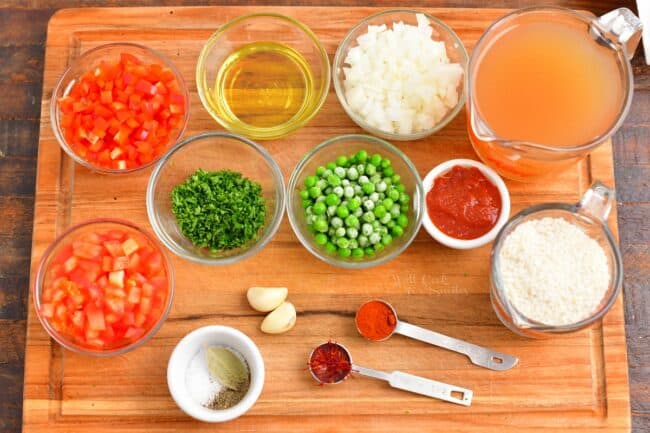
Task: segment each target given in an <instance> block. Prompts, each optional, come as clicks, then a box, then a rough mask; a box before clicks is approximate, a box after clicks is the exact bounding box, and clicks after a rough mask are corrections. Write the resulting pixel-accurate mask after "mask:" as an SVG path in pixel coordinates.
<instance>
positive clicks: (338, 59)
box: [332, 9, 469, 141]
mask: <svg viewBox="0 0 650 433" xmlns="http://www.w3.org/2000/svg"><path fill="white" fill-rule="evenodd" d="M398 13H402V14H411V15H416V14H422V15H424V16H425V17H426V18H427V19H428V20H429V21H431V22H432V23H434V24H435V25H437V26H440V27H441V28H443V29H444V30H445V31H446V32H447V33H448V34H449V35H450V36H451V37H452V39H453V40H454V42H455V43H456V44H458V47H459V51H460V53H461V57H462V62H463V63H462V66H463V75H464V76H466V75H467V66H468V62H469V57H468V54H467V49H466V48H465V44H464V43H463V41H462V40H461V39H460V37H459V36H458V34H456V32H455V31H454V30H453V29H452V28H451V27H449V26H448V25H447V24H446V23H444V22H443V21H441V20H440V19H438V18H436V17H434V16H432V15H429V14H428V13H426V12H419V11H416V10H412V9H389V10H385V11H382V12H378V13H375V14H372V15H370V16H368V17H366V18H364V19H363V20H361V21H360V22H358V23H357V24H356V25H355V26H354V27H352V28H351V29H350V30H349V31H348V33H347V34H346V35H345V37H344V38H343V40H342V41H341V43H339V46H338V48H337V49H336V53H335V54H334V61H333V67H332V69H333V72H332V77H333V81H334V90H335V92H336V97H337V98H338V100H339V103H340V104H341V106H342V107H343V110H344V111H345V112H346V114H347V115H348V116H349V117H350V119H352V121H353V122H354V123H356V124H357V125H358V126H359V127H361V128H362V129H364V130H366V131H368V132H370V133H371V134H373V135H376V136H378V137H382V138H385V139H387V140H397V141H408V140H418V139H420V138H424V137H426V136H429V135H431V134H434V133H436V132H438V131H439V130H441V129H443V128H444V127H445V126H447V125H448V124H449V122H451V121H452V120H454V118H455V117H456V116H457V115H458V113H459V112H460V110H461V109H462V108H463V106H464V105H465V99H466V94H467V90H466V88H465V86H463V85H461V91H460V93H461V94H460V95H459V98H458V103H457V104H456V106H454V108H452V109H451V110H449V112H448V113H447V114H445V116H444V117H443V118H442V119H441V120H440V121H439V122H438V123H436V125H435V126H434V127H433V128H430V129H427V130H424V131H418V132H414V133H411V134H395V133H393V132H387V131H382V130H380V129H377V128H375V127H374V126H372V125H369V124H368V123H366V122H365V121H364V120H363V119H361V118H360V117H359V115H358V114H356V113H355V112H354V111H352V109H351V108H350V106H349V105H348V103H347V100H346V99H345V95H344V93H343V84H342V82H341V80H340V79H339V76H338V73H337V68H338V65H339V64H341V65H342V64H343V61H344V60H345V59H344V58H343V55H344V54H343V52H344V51H345V50H347V48H348V46H349V45H350V44H351V43H352V42H354V40H353V35H354V33H355V32H356V31H357V29H359V28H361V27H363V26H367V25H368V22H369V21H371V20H373V19H375V18H379V17H383V16H385V15H392V14H398ZM463 79H464V78H463Z"/></svg>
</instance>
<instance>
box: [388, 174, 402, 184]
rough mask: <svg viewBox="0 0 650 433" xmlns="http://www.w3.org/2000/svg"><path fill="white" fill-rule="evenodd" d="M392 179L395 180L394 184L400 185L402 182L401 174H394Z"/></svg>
mask: <svg viewBox="0 0 650 433" xmlns="http://www.w3.org/2000/svg"><path fill="white" fill-rule="evenodd" d="M391 179H392V180H393V183H399V181H400V180H402V176H400V175H399V174H394V175H393V177H392V178H391Z"/></svg>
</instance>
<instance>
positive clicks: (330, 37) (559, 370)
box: [23, 7, 630, 433]
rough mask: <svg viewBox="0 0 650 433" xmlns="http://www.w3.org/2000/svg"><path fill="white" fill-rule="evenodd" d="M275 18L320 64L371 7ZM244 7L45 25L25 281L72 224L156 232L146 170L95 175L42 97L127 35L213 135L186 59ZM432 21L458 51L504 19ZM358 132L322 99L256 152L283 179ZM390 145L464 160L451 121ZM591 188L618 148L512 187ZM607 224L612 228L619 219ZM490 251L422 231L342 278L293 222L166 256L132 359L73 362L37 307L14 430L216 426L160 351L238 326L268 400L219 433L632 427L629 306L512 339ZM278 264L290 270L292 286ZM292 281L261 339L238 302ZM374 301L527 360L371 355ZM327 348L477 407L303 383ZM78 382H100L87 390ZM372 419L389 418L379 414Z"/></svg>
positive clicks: (386, 350)
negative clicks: (426, 135) (280, 318)
mask: <svg viewBox="0 0 650 433" xmlns="http://www.w3.org/2000/svg"><path fill="white" fill-rule="evenodd" d="M256 9H259V8H256ZM272 9H273V10H276V11H279V12H281V13H287V14H289V15H293V16H296V17H297V18H299V19H301V20H302V21H304V22H305V23H306V24H308V25H309V26H310V27H311V28H312V29H313V30H314V31H315V33H316V34H317V35H318V36H319V37H320V38H321V40H322V41H323V43H324V45H325V47H326V49H327V50H328V52H329V53H330V55H332V54H333V52H334V50H335V49H336V46H337V44H338V41H340V39H341V38H342V36H343V35H344V34H345V32H346V31H347V29H349V28H350V27H351V26H352V25H353V24H354V23H356V22H357V21H358V20H359V19H361V18H362V17H364V16H366V15H368V14H370V13H371V12H373V11H374V10H373V9H370V8H346V9H345V10H344V11H343V10H341V9H337V8H322V9H314V8H294V9H289V8H279V7H274V8H272ZM249 10H250V9H246V8H242V7H220V8H213V9H195V8H153V9H138V10H132V9H108V10H97V9H85V10H67V11H62V12H59V13H57V14H56V15H55V17H54V18H53V19H52V20H51V21H50V25H49V29H48V45H47V51H46V58H45V66H44V68H45V76H44V83H43V89H44V94H43V105H42V113H41V136H40V148H39V156H38V158H39V165H38V181H37V189H36V211H35V219H34V227H35V231H34V242H33V248H32V269H35V267H34V264H35V263H36V261H37V260H38V259H39V258H40V256H41V254H42V252H43V250H44V248H45V247H46V246H47V245H48V244H49V243H50V242H51V241H52V240H53V239H54V237H55V236H56V234H57V233H60V232H61V230H63V229H64V228H65V227H66V226H67V225H69V224H70V223H75V222H80V221H82V220H85V219H87V218H90V217H93V216H97V215H108V214H112V215H114V214H119V215H122V216H123V217H127V218H129V219H131V220H132V221H134V222H136V223H138V224H141V225H143V226H145V227H148V222H147V219H146V212H145V209H144V203H143V199H144V195H143V194H144V187H145V185H146V182H147V176H148V173H142V174H138V175H134V176H130V177H129V178H128V179H127V178H107V177H103V176H97V175H94V174H92V173H90V172H88V171H86V170H83V169H80V168H78V167H76V166H72V165H71V163H70V161H69V160H68V159H67V158H64V157H63V155H62V153H61V151H60V149H59V148H58V146H57V144H56V141H55V140H54V137H53V135H52V131H51V130H50V127H49V118H48V115H47V107H48V103H49V97H50V94H51V89H52V86H53V84H54V82H55V80H56V79H57V78H58V76H59V75H60V73H61V72H62V71H63V69H64V68H65V66H66V64H67V62H69V61H70V60H71V59H73V58H74V57H75V56H76V55H78V54H79V53H81V52H83V51H85V50H87V49H89V48H92V47H94V46H96V45H99V44H102V43H106V42H108V41H119V40H130V41H133V42H141V43H145V44H147V45H149V46H152V47H153V48H156V49H158V50H160V51H162V52H163V53H165V54H167V55H168V56H170V57H172V58H173V59H174V61H175V63H176V64H177V66H178V67H179V68H180V69H181V71H182V73H183V74H184V75H185V77H186V80H187V82H188V84H189V87H190V91H191V93H192V104H193V111H192V116H191V122H190V125H189V127H188V134H192V133H195V132H198V131H202V130H205V129H214V128H215V127H216V124H215V123H214V121H213V120H212V119H211V118H209V116H208V115H207V114H206V113H205V111H204V110H202V108H201V107H200V103H199V102H198V98H197V95H196V89H195V85H194V83H193V80H192V77H193V69H194V63H195V59H196V56H197V55H198V51H199V50H200V48H201V46H202V43H203V41H204V40H205V39H206V38H207V37H208V36H209V34H210V33H211V32H212V31H213V30H214V29H215V28H216V27H218V25H219V24H220V23H223V22H225V21H227V20H229V19H231V18H233V17H235V16H238V15H241V14H243V13H245V12H247V11H249ZM172 12H173V13H172ZM431 12H432V13H434V14H435V15H436V16H438V17H440V18H441V19H443V20H444V21H446V22H448V23H449V24H450V25H451V26H452V27H454V28H455V29H456V30H457V32H458V33H459V34H460V36H461V38H463V40H464V41H465V42H466V44H467V45H468V47H471V46H472V45H473V44H474V42H475V41H476V39H477V38H478V36H480V34H481V32H482V30H483V29H484V28H485V27H486V26H487V25H488V24H489V23H490V22H492V21H493V20H494V19H495V18H497V17H498V16H500V15H502V14H503V11H500V10H481V11H474V10H462V9H461V10H458V9H457V10H445V9H437V10H432V11H431ZM171 41H173V43H171ZM355 131H358V128H356V127H355V126H354V124H353V123H352V122H351V121H350V120H349V119H348V118H347V117H346V116H345V114H344V113H343V111H342V109H341V108H340V106H339V105H338V103H337V101H336V98H335V96H334V95H333V91H332V92H331V94H330V96H329V98H328V101H327V103H326V105H325V108H324V109H323V111H322V112H321V113H320V114H319V115H318V116H317V117H316V118H315V119H314V120H313V121H312V122H311V123H310V125H309V126H308V127H306V128H304V129H302V130H301V131H298V132H297V133H295V134H294V135H292V136H290V137H288V138H286V139H282V140H277V141H272V142H266V143H264V145H265V146H266V147H267V149H268V150H269V151H270V152H271V153H272V154H273V156H274V157H275V158H276V161H277V162H278V163H279V164H280V166H281V168H282V170H283V174H284V175H285V176H288V175H289V174H290V171H291V169H292V167H293V166H294V165H295V164H296V162H297V161H298V160H299V158H300V157H301V156H302V155H303V154H304V153H305V152H306V151H307V150H309V149H310V148H312V147H313V146H314V145H315V144H317V143H318V142H320V141H322V140H323V139H324V138H326V137H329V136H332V135H336V134H340V133H345V132H355ZM400 147H401V148H402V149H403V150H404V151H405V152H406V153H407V154H408V155H409V156H410V157H411V159H412V160H413V161H414V163H415V165H416V166H417V168H418V170H419V171H420V173H424V172H426V170H428V169H429V168H430V167H431V166H433V165H435V164H436V163H437V162H440V161H442V160H445V159H449V158H451V157H472V155H473V153H472V150H471V147H470V145H469V142H468V140H467V137H466V134H465V126H464V119H462V118H460V117H459V118H457V119H456V120H455V121H454V122H452V124H450V125H449V126H448V127H447V128H445V129H444V130H443V131H442V132H441V133H439V134H437V135H436V136H435V137H433V138H431V139H427V140H423V141H419V142H418V143H417V145H416V144H400ZM595 178H598V179H601V180H603V181H605V182H606V183H608V184H613V182H614V179H613V163H612V148H611V146H610V145H605V146H602V147H601V148H599V150H597V151H596V152H594V153H593V154H592V156H591V157H590V159H589V160H587V161H585V162H583V163H581V164H580V165H578V166H577V167H576V168H575V169H572V170H569V171H567V172H564V173H562V174H560V175H558V176H557V177H556V178H554V179H553V180H551V181H548V182H543V183H537V184H531V185H523V184H517V183H509V187H510V189H511V193H512V196H513V202H514V209H513V211H517V210H519V209H521V208H523V207H526V206H529V205H531V204H533V203H538V202H544V201H550V200H560V201H568V202H572V201H576V200H577V199H578V197H579V196H580V194H581V193H582V192H583V191H584V190H585V189H586V187H587V186H588V184H589V182H590V181H591V179H595ZM108 183H110V184H111V185H110V188H107V185H108ZM107 189H110V193H107ZM612 226H613V227H614V228H615V227H616V216H615V215H613V216H612ZM488 253H489V248H488V247H486V248H482V249H479V250H475V251H470V252H464V253H463V252H457V251H450V250H447V249H444V248H442V247H441V246H439V245H437V244H435V243H434V242H433V241H432V240H431V239H430V238H428V236H427V235H426V234H425V233H424V232H422V233H420V234H419V235H418V237H417V239H416V241H415V242H414V243H413V245H412V246H411V247H410V248H409V249H408V250H407V251H406V252H405V253H403V254H402V255H401V256H400V257H399V258H397V259H395V260H394V261H393V262H391V263H390V264H387V265H384V266H382V267H379V268H376V269H374V270H364V271H356V272H351V271H342V270H340V269H336V268H332V267H330V266H328V265H326V264H324V263H322V262H319V261H318V260H317V259H315V258H313V257H311V256H310V255H308V253H306V251H305V250H304V249H303V248H302V246H300V244H299V243H298V242H297V240H296V239H295V236H294V235H293V234H292V233H291V230H290V228H289V225H288V223H287V221H286V220H285V221H284V222H283V224H282V226H281V229H280V231H279V232H278V234H277V236H276V237H275V239H274V241H273V242H272V243H271V244H270V245H269V246H268V247H267V248H266V249H265V250H264V251H262V252H261V253H259V254H258V255H257V256H255V257H253V258H251V259H249V260H246V261H244V262H242V263H239V264H237V265H233V266H229V267H228V268H219V269H208V268H205V267H200V266H198V265H193V264H190V263H187V262H183V261H182V260H180V259H178V258H174V260H173V264H174V267H175V270H176V282H177V287H176V297H175V300H174V306H173V309H172V312H171V314H170V317H169V319H168V321H167V322H166V324H165V326H163V328H162V329H161V331H160V332H159V333H158V334H157V335H156V337H155V338H154V339H153V340H151V341H150V342H149V343H148V344H147V345H146V346H144V347H142V348H140V349H139V350H137V351H134V352H131V353H129V354H127V355H124V356H120V357H115V358H111V359H105V360H104V359H102V360H97V359H88V358H84V357H80V356H77V355H74V354H72V353H68V352H64V351H62V350H61V349H60V347H58V346H57V345H55V344H52V342H51V341H50V339H49V338H48V337H47V335H46V334H45V332H44V330H43V329H42V328H41V326H40V324H39V323H38V321H37V320H36V319H35V316H34V313H33V308H31V307H30V309H29V318H28V330H27V336H28V337H27V341H28V343H27V355H26V356H27V360H26V367H25V395H24V397H25V401H24V426H23V431H25V432H27V433H32V432H46V431H47V432H57V431H61V432H68V431H71V430H83V431H87V430H90V429H93V430H97V431H108V430H111V431H120V432H131V431H156V432H171V431H185V430H189V429H192V430H196V431H208V430H209V429H212V428H213V427H212V426H208V425H205V424H199V423H196V422H194V421H192V420H190V419H188V418H187V417H186V416H184V415H183V414H182V413H181V412H180V411H179V410H178V408H176V406H175V405H174V404H173V402H172V400H171V399H170V397H169V395H168V392H167V389H166V385H165V380H164V377H165V375H164V371H165V361H166V359H167V358H168V356H169V353H170V352H171V350H172V348H173V347H174V345H175V344H176V343H177V342H178V340H179V339H180V338H181V337H182V336H183V335H184V334H185V333H187V332H188V331H190V330H191V329H194V328H196V327H198V326H201V325H205V324H213V323H220V324H225V325H230V326H234V327H237V328H239V329H241V330H242V331H244V332H246V333H247V334H249V335H251V336H252V337H253V339H254V340H255V341H256V342H257V343H258V344H259V346H260V349H261V351H262V354H263V356H264V357H265V360H266V367H267V380H266V384H265V389H264V392H263V394H262V396H261V397H260V400H259V401H258V403H257V404H256V406H255V407H254V408H253V409H252V410H251V412H250V415H249V416H246V417H243V418H241V419H239V420H237V421H236V422H232V423H228V424H226V425H223V426H220V429H221V430H224V431H240V430H247V429H258V428H260V426H262V425H265V428H266V429H267V430H269V431H282V432H286V431H303V430H304V427H305V425H310V427H312V428H313V429H316V430H322V431H367V430H377V431H387V432H388V431H395V430H397V429H399V430H408V431H412V430H416V429H417V430H434V429H435V430H440V429H450V430H452V431H494V428H495V427H496V426H499V427H500V429H502V430H505V431H513V432H514V431H538V430H539V429H542V428H546V429H549V430H552V431H560V430H565V429H575V428H579V429H580V430H581V431H594V430H607V431H621V432H623V431H628V430H629V423H630V418H629V393H628V385H627V360H626V352H625V334H624V321H623V310H622V300H621V299H619V301H618V302H617V304H616V306H615V307H614V309H613V310H612V312H611V313H610V314H609V315H608V316H607V317H606V318H605V320H604V322H603V324H602V326H600V325H598V326H595V327H593V328H591V329H589V330H586V331H584V332H581V333H577V334H573V335H569V336H565V337H560V338H556V339H553V340H542V341H540V340H524V339H521V338H519V337H516V336H515V335H513V334H512V333H510V332H509V331H507V330H506V329H505V328H504V327H503V326H502V325H500V324H499V322H498V320H497V319H496V317H495V316H494V314H493V313H492V311H491V307H490V305H489V299H488V294H487V291H486V287H487V279H488V267H487V260H486V258H487V254H488ZM280 263H281V265H280ZM286 269H292V274H291V275H290V276H288V275H287V273H286ZM288 282H289V283H290V284H289V286H290V290H291V299H292V301H293V302H294V303H295V304H296V306H297V308H298V311H299V324H298V326H297V327H296V328H295V329H294V330H292V331H291V332H289V333H288V334H286V335H282V336H265V335H263V334H261V333H260V331H259V330H258V329H257V327H258V326H259V321H260V317H258V316H256V315H254V314H253V313H252V311H251V310H250V309H249V308H248V307H247V306H246V303H245V298H244V296H243V293H244V291H245V289H246V288H247V287H249V286H251V285H276V284H287V283H288ZM377 296H379V297H383V298H386V299H388V300H390V301H391V302H393V303H394V305H395V306H396V307H397V309H398V311H399V314H400V316H402V317H404V319H405V320H407V321H410V322H412V323H415V324H419V325H422V326H425V327H430V328H435V329H436V330H438V331H440V332H444V333H448V334H450V335H453V336H456V337H459V338H464V339H468V340H471V341H476V342H480V343H481V344H485V345H488V346H490V347H493V348H495V349H497V350H500V351H504V352H511V353H513V354H516V355H517V356H519V357H520V359H521V365H520V367H517V368H516V369H514V370H511V371H509V372H505V373H495V372H489V371H485V370H479V369H477V368H475V367H473V366H471V365H469V363H468V362H467V361H466V360H465V359H463V358H462V357H460V356H457V355H454V354H450V353H446V352H443V351H441V350H437V349H435V348H430V347H423V346H422V345H421V344H419V343H417V342H412V341H409V340H406V339H403V338H398V337H396V338H394V339H391V341H389V342H386V343H381V344H379V343H378V344H372V345H371V344H369V343H367V342H365V341H363V340H362V339H361V338H360V337H359V336H358V335H356V332H355V331H354V327H353V326H352V317H353V314H354V310H355V308H356V307H357V306H358V305H359V304H360V303H361V302H362V301H363V300H365V299H367V298H369V297H377ZM328 338H336V339H337V340H339V341H341V342H343V343H345V344H346V345H347V346H348V347H349V348H350V349H351V350H352V352H353V354H354V357H355V360H357V361H358V362H359V363H360V364H362V365H368V366H376V367H383V368H386V369H402V370H406V371H409V372H413V373H416V374H421V375H425V376H428V377H432V378H436V379H439V380H444V381H448V382H452V383H457V384H459V385H462V386H465V387H469V388H472V389H473V390H474V391H475V402H474V404H473V406H472V407H471V408H470V409H466V408H461V407H457V406H452V405H449V404H445V403H441V402H435V401H433V402H432V401H431V400H427V399H424V398H420V397H416V396H412V395H409V394H406V393H401V392H399V391H395V390H390V389H387V388H386V386H385V385H384V384H382V383H379V382H373V381H369V380H366V379H362V378H355V379H354V380H351V381H349V382H348V383H346V384H344V385H341V386H338V387H334V388H321V387H317V386H314V384H313V382H312V380H311V379H310V378H309V375H308V374H306V372H305V371H304V363H305V360H306V356H307V355H308V353H309V350H310V349H311V348H312V347H313V346H314V345H316V344H318V343H320V342H322V341H324V340H327V339H328ZM154 360H159V362H155V361H154ZM98 373H99V374H98ZM88 377H93V380H92V382H90V381H89V380H88ZM377 414H382V415H385V416H384V417H381V418H379V417H376V416H375V415H377ZM335 415H341V416H344V418H341V419H338V418H334V416H335ZM440 415H442V416H440ZM468 415H470V416H469V417H468ZM152 420H156V421H157V422H152ZM341 420H344V422H341Z"/></svg>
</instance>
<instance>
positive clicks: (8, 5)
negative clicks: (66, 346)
mask: <svg viewBox="0 0 650 433" xmlns="http://www.w3.org/2000/svg"><path fill="white" fill-rule="evenodd" d="M641 1H650V0H641ZM216 3H219V1H216V2H215V1H183V0H177V1H173V0H172V1H154V0H142V1H130V2H129V1H120V0H104V1H100V0H97V1H88V0H81V1H73V0H42V1H40V0H0V433H18V432H20V431H21V424H22V423H21V419H22V391H23V361H24V345H25V324H26V316H27V313H26V310H27V295H28V291H29V264H30V254H31V240H32V218H33V207H34V183H35V173H36V152H37V145H38V133H39V121H40V119H39V117H40V101H41V92H42V89H41V87H42V79H43V58H44V54H45V53H44V47H45V37H46V31H47V22H48V20H49V18H50V17H51V16H52V14H53V13H54V12H55V11H56V10H57V9H59V8H63V7H80V6H135V5H139V6H170V5H175V6H179V5H201V4H210V5H214V4H216ZM221 3H223V4H237V3H240V4H244V3H249V4H256V3H257V4H267V5H274V4H275V5H277V4H283V5H291V4H293V5H297V4H317V5H322V6H327V5H339V6H340V5H352V4H363V5H369V6H382V7H391V6H404V5H405V4H407V3H408V5H409V6H413V7H436V6H447V7H511V8H517V7H523V6H529V5H533V4H548V5H561V6H566V7H571V8H575V9H587V10H591V11H593V12H594V13H596V14H602V13H604V12H606V11H608V10H611V9H614V8H617V7H621V6H626V7H629V8H630V9H633V10H636V5H635V4H634V1H633V0H623V1H617V0H592V1H589V0H566V1H560V0H555V1H553V0H536V1H530V0H501V1H498V0H449V1H444V0H443V1H429V2H422V1H420V2H407V3H404V2H403V1H395V0H392V1H391V0H378V1H368V2H361V1H355V0H334V1H326V0H318V1H305V0H299V1H289V0H271V1H249V2H247V1H242V0H239V1H238V0H227V1H223V2H221ZM633 63H634V75H635V94H634V102H633V104H632V110H631V111H630V114H629V116H628V117H627V119H626V121H625V124H624V125H623V127H622V128H621V129H620V130H619V132H618V133H617V134H616V135H615V136H614V139H613V142H614V161H615V171H616V186H617V194H618V223H619V230H620V240H621V251H622V253H623V261H624V266H625V283H624V292H625V326H626V333H627V348H628V356H629V371H630V393H631V402H632V425H633V431H634V432H650V327H649V325H650V188H649V186H650V67H647V66H645V62H644V58H643V54H642V52H641V50H639V51H638V52H637V56H636V58H635V59H634V62H633Z"/></svg>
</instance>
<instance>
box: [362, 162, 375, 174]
mask: <svg viewBox="0 0 650 433" xmlns="http://www.w3.org/2000/svg"><path fill="white" fill-rule="evenodd" d="M375 173H377V167H375V166H374V165H372V164H368V165H366V173H365V174H366V176H373V175H374V174H375Z"/></svg>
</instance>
